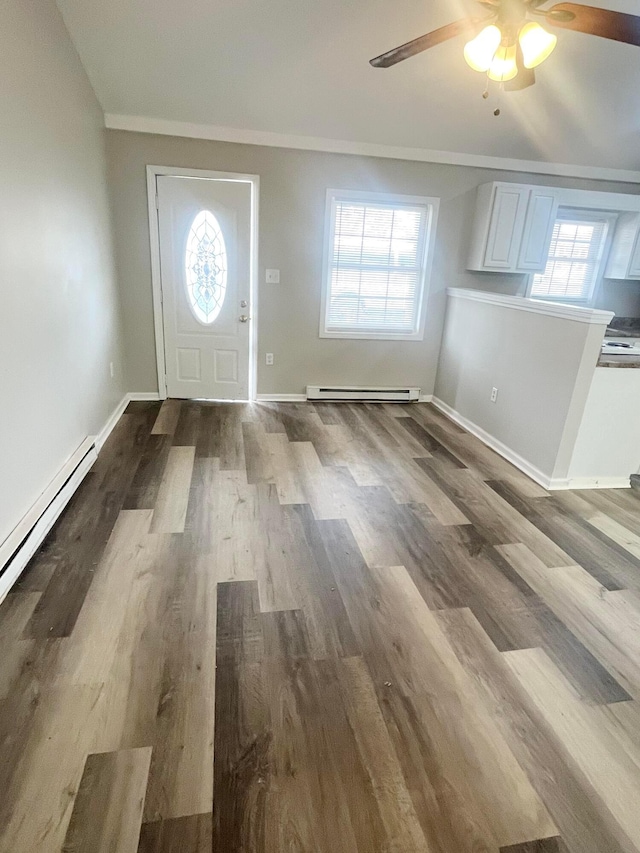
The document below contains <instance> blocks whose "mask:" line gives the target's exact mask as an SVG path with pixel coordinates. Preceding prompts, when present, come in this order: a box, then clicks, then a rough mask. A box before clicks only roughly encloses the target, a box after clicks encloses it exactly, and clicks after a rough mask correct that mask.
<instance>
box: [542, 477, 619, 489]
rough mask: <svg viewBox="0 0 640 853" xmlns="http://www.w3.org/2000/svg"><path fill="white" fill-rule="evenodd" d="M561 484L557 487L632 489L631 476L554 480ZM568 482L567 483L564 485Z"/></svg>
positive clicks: (556, 487)
mask: <svg viewBox="0 0 640 853" xmlns="http://www.w3.org/2000/svg"><path fill="white" fill-rule="evenodd" d="M554 483H559V484H561V485H557V486H554V488H555V489H630V488H631V482H630V480H629V477H569V478H568V479H566V480H554ZM564 483H566V485H564Z"/></svg>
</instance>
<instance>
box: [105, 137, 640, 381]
mask: <svg viewBox="0 0 640 853" xmlns="http://www.w3.org/2000/svg"><path fill="white" fill-rule="evenodd" d="M108 156H109V167H110V188H111V193H112V204H113V213H114V220H115V234H116V249H117V263H118V274H119V279H120V284H121V288H122V298H123V307H124V322H125V340H126V354H127V370H128V387H129V388H130V390H133V391H153V390H156V389H157V379H156V363H155V350H154V333H153V314H152V297H151V271H150V257H149V229H148V221H147V206H146V205H147V202H146V176H145V167H146V165H148V164H154V165H163V166H180V167H190V168H199V169H214V170H220V171H229V172H242V173H251V174H257V175H259V176H260V182H261V186H260V241H259V242H260V261H259V263H260V282H261V283H260V314H259V316H260V321H259V330H258V331H259V335H258V336H259V364H258V371H259V372H258V393H262V394H267V393H285V394H286V393H302V392H303V391H304V387H305V385H307V384H308V383H340V384H343V385H350V384H361V383H376V384H382V385H385V384H395V383H403V384H413V385H419V386H420V387H421V388H422V389H423V393H426V394H430V393H431V392H432V391H433V387H434V382H435V375H436V369H437V363H438V353H439V349H440V339H441V331H442V325H443V318H444V310H445V289H446V287H448V286H449V287H451V286H453V287H475V288H479V289H486V290H492V289H493V290H502V291H506V292H509V293H517V292H519V291H522V290H523V289H524V277H523V276H508V275H494V274H491V273H470V272H467V271H466V270H465V257H466V251H467V245H468V241H469V230H470V227H471V216H472V210H473V204H474V200H475V188H476V187H477V186H478V184H481V183H484V182H486V181H492V180H509V181H526V182H528V183H533V184H543V185H545V184H549V183H551V182H553V183H555V184H558V185H561V186H572V187H580V188H585V189H602V190H610V191H615V192H634V191H637V187H633V186H629V185H624V184H612V183H605V182H597V181H581V180H571V179H561V178H558V179H551V178H549V177H547V176H544V175H525V174H519V173H514V172H497V171H492V170H487V169H476V168H466V167H460V166H442V165H436V164H429V163H416V162H406V161H399V160H385V159H377V158H371V157H355V156H348V155H341V154H325V153H318V152H309V151H294V150H288V149H280V148H266V147H261V146H252V145H239V144H235V143H222V142H209V141H205V140H194V139H183V138H177V137H169V136H154V135H147V134H141V133H130V132H127V131H115V130H111V131H108ZM328 187H335V188H348V189H362V190H377V191H390V192H399V193H409V194H415V195H427V196H438V197H440V198H441V199H442V201H441V205H440V217H439V221H438V228H437V234H436V249H435V257H434V266H433V273H432V277H431V288H430V293H429V299H428V303H427V323H426V333H425V339H424V341H421V342H417V341H405V342H398V343H395V342H389V341H348V340H326V339H320V338H319V337H318V323H319V314H320V289H321V277H322V246H323V232H324V213H325V193H326V190H327V188H328ZM271 267H273V268H276V269H280V270H281V284H279V285H266V284H264V283H263V282H264V270H265V268H271ZM265 352H273V353H274V355H275V364H274V366H273V367H266V366H265V364H264V354H265Z"/></svg>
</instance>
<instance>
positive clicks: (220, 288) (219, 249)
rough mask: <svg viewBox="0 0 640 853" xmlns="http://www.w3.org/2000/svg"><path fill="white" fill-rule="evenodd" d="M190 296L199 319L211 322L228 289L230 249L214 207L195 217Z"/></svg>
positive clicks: (189, 262) (189, 250) (190, 244)
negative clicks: (228, 256)
mask: <svg viewBox="0 0 640 853" xmlns="http://www.w3.org/2000/svg"><path fill="white" fill-rule="evenodd" d="M185 267H186V283H187V296H188V297H189V305H190V306H191V310H192V311H193V314H194V316H195V318H196V319H197V320H198V321H199V322H200V323H204V324H205V325H210V324H211V323H213V322H214V321H215V319H216V318H217V317H218V315H219V314H220V311H221V310H222V305H223V303H224V298H225V295H226V292H227V249H226V246H225V243H224V237H223V235H222V230H221V228H220V223H219V222H218V220H217V219H216V217H215V216H214V215H213V213H211V211H210V210H201V211H200V213H198V215H197V216H196V217H195V219H194V220H193V224H192V225H191V228H190V230H189V236H188V237H187V250H186V253H185Z"/></svg>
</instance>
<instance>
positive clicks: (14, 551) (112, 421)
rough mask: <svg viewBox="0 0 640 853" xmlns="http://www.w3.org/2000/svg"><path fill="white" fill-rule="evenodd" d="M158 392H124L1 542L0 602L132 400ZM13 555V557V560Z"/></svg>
mask: <svg viewBox="0 0 640 853" xmlns="http://www.w3.org/2000/svg"><path fill="white" fill-rule="evenodd" d="M158 399H159V396H158V392H157V391H138V392H130V393H128V394H125V395H124V397H123V398H122V400H120V402H119V403H118V405H117V406H116V407H115V408H114V410H113V412H112V413H111V414H110V415H109V417H108V418H107V421H106V422H105V424H104V426H103V427H102V429H101V430H100V431H99V432H98V434H97V435H96V436H88V437H87V438H85V440H84V441H83V442H82V444H81V445H80V446H79V447H78V449H77V450H75V451H74V452H73V453H72V454H71V456H70V457H69V458H68V459H67V461H66V462H65V463H64V465H63V466H62V468H61V469H60V470H59V471H58V473H57V474H56V475H55V477H54V478H53V479H52V480H51V482H50V483H49V485H48V486H47V487H46V488H45V489H44V491H43V492H42V494H41V495H40V497H39V498H38V499H37V500H36V501H35V503H34V504H33V506H32V507H31V509H29V511H28V512H27V513H26V514H25V515H24V516H23V518H22V519H21V520H20V521H19V522H18V524H17V525H16V526H15V527H14V529H13V530H12V531H11V533H10V534H9V535H8V536H7V538H6V539H5V540H4V542H2V543H1V544H0V569H2V568H3V567H4V566H5V565H6V564H7V563H8V562H9V561H11V565H10V566H9V567H8V568H7V569H6V571H5V572H3V573H2V575H1V576H0V603H1V602H2V600H3V599H4V598H5V596H6V595H7V593H8V592H9V590H10V589H11V587H12V586H13V584H14V583H15V582H16V581H17V580H18V578H19V577H20V574H21V573H22V571H23V570H24V568H25V567H26V565H27V563H28V562H29V560H30V559H31V557H33V555H34V554H35V552H36V551H37V550H38V548H39V547H40V545H41V544H42V542H43V541H44V538H45V537H46V535H47V533H48V532H49V530H51V528H52V527H53V525H54V524H55V522H56V520H57V519H58V517H59V516H60V515H61V513H62V511H63V510H64V508H65V507H66V505H67V504H68V503H69V501H70V500H71V498H72V497H73V494H74V492H75V491H76V489H77V488H78V486H79V485H80V483H81V482H82V481H83V480H84V478H85V476H86V474H87V473H88V472H89V470H90V468H91V466H92V465H93V463H94V462H95V460H96V459H97V458H98V454H99V453H100V450H101V449H102V447H103V446H104V443H105V441H106V440H107V439H108V438H109V436H110V434H111V433H112V431H113V429H114V427H115V426H116V424H117V423H118V421H119V420H120V418H121V417H122V414H123V413H124V411H125V409H126V408H127V406H128V405H129V403H131V402H133V401H143V400H150V401H155V400H158ZM12 558H13V559H12Z"/></svg>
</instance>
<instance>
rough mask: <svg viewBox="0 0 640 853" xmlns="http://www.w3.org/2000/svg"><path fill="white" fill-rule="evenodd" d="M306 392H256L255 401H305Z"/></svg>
mask: <svg viewBox="0 0 640 853" xmlns="http://www.w3.org/2000/svg"><path fill="white" fill-rule="evenodd" d="M306 401H307V395H306V394H257V395H256V402H257V403H306Z"/></svg>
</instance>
